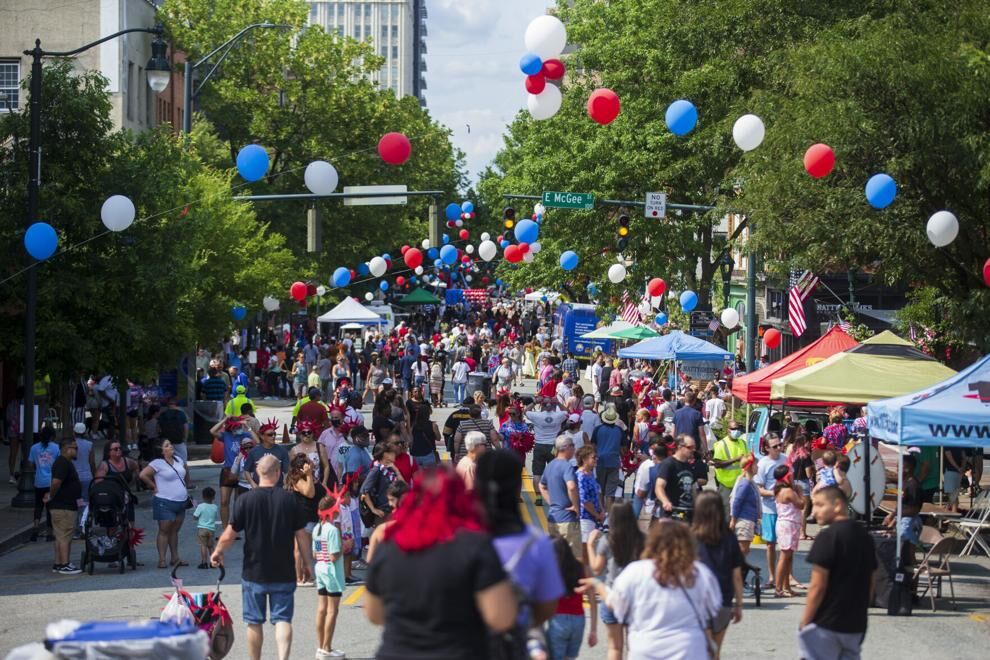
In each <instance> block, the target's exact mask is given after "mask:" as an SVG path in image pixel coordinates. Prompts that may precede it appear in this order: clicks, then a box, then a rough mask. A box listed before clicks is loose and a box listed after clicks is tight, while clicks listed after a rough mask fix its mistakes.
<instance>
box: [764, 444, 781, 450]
mask: <svg viewBox="0 0 990 660" xmlns="http://www.w3.org/2000/svg"><path fill="white" fill-rule="evenodd" d="M767 446H768V447H769V448H770V449H780V447H781V445H767Z"/></svg>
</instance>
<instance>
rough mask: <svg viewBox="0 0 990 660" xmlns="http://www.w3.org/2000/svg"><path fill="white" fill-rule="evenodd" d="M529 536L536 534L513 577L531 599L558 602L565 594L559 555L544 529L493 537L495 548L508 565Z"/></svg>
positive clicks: (512, 573) (542, 601) (514, 570)
mask: <svg viewBox="0 0 990 660" xmlns="http://www.w3.org/2000/svg"><path fill="white" fill-rule="evenodd" d="M530 535H533V536H535V537H536V538H534V539H533V541H532V543H530V544H529V548H527V549H526V552H525V553H523V556H522V557H520V558H519V559H518V560H517V561H516V565H515V567H514V568H513V569H512V571H511V572H510V577H511V579H512V581H513V582H515V583H516V584H517V585H519V587H520V588H521V589H522V590H523V591H525V592H526V593H527V594H528V595H529V598H530V600H531V601H532V602H534V603H545V602H550V601H556V600H557V599H559V598H560V597H561V596H563V595H564V580H563V578H561V577H560V568H559V567H558V566H557V556H556V555H555V554H554V551H553V544H552V542H551V541H550V539H549V537H547V536H546V535H545V534H544V533H543V532H542V531H540V530H538V529H536V528H535V527H529V528H528V529H527V530H526V531H525V532H520V533H519V534H509V535H508V536H499V537H496V538H493V539H492V543H493V544H494V545H495V551H496V552H497V553H498V556H499V559H501V560H502V565H503V566H505V565H506V564H508V563H509V562H510V561H512V558H513V557H514V556H515V555H516V552H518V551H519V549H520V548H521V547H522V546H523V545H525V543H526V542H527V540H528V539H529V538H530Z"/></svg>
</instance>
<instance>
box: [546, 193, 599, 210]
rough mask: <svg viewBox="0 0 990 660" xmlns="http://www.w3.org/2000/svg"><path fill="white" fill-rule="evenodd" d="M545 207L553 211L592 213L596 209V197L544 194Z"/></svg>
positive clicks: (591, 195)
mask: <svg viewBox="0 0 990 660" xmlns="http://www.w3.org/2000/svg"><path fill="white" fill-rule="evenodd" d="M543 206H546V207H547V208H553V209H581V210H583V211H590V210H591V209H593V208H595V196H594V195H593V194H592V193H572V192H544V193H543Z"/></svg>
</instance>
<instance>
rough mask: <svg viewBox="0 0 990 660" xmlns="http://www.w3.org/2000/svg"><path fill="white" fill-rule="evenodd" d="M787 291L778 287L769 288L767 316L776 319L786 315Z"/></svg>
mask: <svg viewBox="0 0 990 660" xmlns="http://www.w3.org/2000/svg"><path fill="white" fill-rule="evenodd" d="M786 299H787V292H786V291H780V290H777V289H769V288H768V289H767V316H768V317H771V318H775V319H783V318H784V317H785V313H784V310H785V309H786V305H785V302H786Z"/></svg>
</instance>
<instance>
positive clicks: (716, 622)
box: [711, 605, 732, 635]
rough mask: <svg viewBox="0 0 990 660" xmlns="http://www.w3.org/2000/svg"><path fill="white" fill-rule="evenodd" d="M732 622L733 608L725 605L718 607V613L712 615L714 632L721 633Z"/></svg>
mask: <svg viewBox="0 0 990 660" xmlns="http://www.w3.org/2000/svg"><path fill="white" fill-rule="evenodd" d="M730 623H732V608H731V607H726V606H725V605H723V606H722V607H720V608H718V613H717V614H716V615H715V616H714V617H712V622H711V628H712V634H715V635H717V634H719V633H720V632H722V631H723V630H725V629H726V628H728V627H729V624H730Z"/></svg>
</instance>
